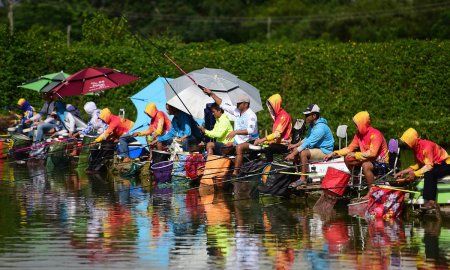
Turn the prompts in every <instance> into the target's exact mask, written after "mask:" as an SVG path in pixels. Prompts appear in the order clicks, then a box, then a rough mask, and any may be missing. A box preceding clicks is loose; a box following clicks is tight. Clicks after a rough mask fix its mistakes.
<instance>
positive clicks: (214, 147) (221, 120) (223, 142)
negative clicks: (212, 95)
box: [199, 103, 233, 155]
mask: <svg viewBox="0 0 450 270" xmlns="http://www.w3.org/2000/svg"><path fill="white" fill-rule="evenodd" d="M210 109H211V112H212V114H213V115H214V118H215V119H216V123H215V124H214V128H213V129H212V130H207V129H206V128H205V127H203V126H199V128H200V130H201V131H202V132H203V133H204V134H205V135H206V136H207V137H209V138H211V139H213V140H215V141H211V142H208V143H207V144H206V151H207V152H208V155H213V154H214V155H223V154H226V149H230V148H232V147H233V140H231V139H227V135H228V134H229V133H230V132H232V131H233V127H232V126H231V122H230V119H228V117H227V116H226V114H225V113H224V111H223V109H222V108H220V106H219V105H217V103H213V104H212V105H211V106H210Z"/></svg>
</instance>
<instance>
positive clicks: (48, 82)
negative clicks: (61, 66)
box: [18, 71, 70, 93]
mask: <svg viewBox="0 0 450 270" xmlns="http://www.w3.org/2000/svg"><path fill="white" fill-rule="evenodd" d="M69 76H70V74H67V73H64V72H63V71H61V72H57V73H52V74H47V75H44V76H41V77H39V78H37V79H35V80H32V81H30V82H28V83H24V84H22V85H19V86H18V87H20V88H25V89H30V90H34V91H37V92H41V93H47V92H49V91H51V90H52V89H53V88H55V87H56V86H57V85H58V84H60V83H61V82H62V81H64V80H65V79H66V78H67V77H69Z"/></svg>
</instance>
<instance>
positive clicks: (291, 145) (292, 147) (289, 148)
mask: <svg viewBox="0 0 450 270" xmlns="http://www.w3.org/2000/svg"><path fill="white" fill-rule="evenodd" d="M295 147H297V144H289V145H288V150H292V149H294V148H295Z"/></svg>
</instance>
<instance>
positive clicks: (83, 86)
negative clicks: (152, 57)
mask: <svg viewBox="0 0 450 270" xmlns="http://www.w3.org/2000/svg"><path fill="white" fill-rule="evenodd" d="M137 79H139V78H138V77H136V76H133V75H128V74H125V73H123V72H120V71H118V70H115V69H110V68H86V69H83V70H80V71H78V72H77V73H75V74H73V75H72V76H70V77H69V78H67V79H66V80H65V81H64V82H62V83H61V84H60V85H59V86H57V87H56V88H55V89H54V90H53V92H54V93H55V94H56V95H58V96H60V97H67V96H77V95H86V94H89V93H94V92H99V91H103V90H106V89H110V88H115V87H119V86H121V85H125V84H128V83H131V82H133V81H135V80H137Z"/></svg>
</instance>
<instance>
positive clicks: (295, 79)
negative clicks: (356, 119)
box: [0, 21, 450, 145]
mask: <svg viewBox="0 0 450 270" xmlns="http://www.w3.org/2000/svg"><path fill="white" fill-rule="evenodd" d="M95 23H98V24H99V25H100V26H99V27H95V25H90V27H89V28H88V27H85V28H83V31H84V33H83V34H84V36H85V37H86V38H85V39H84V40H83V41H80V42H75V43H73V44H71V46H70V47H67V46H66V43H65V36H64V34H62V33H58V32H56V33H50V34H49V35H48V36H47V38H46V39H44V40H43V39H42V38H40V36H42V33H36V31H38V30H35V32H24V33H18V34H16V35H15V36H13V37H10V36H9V35H8V31H7V29H6V27H4V26H0V51H1V52H2V53H1V54H0V91H1V93H2V98H1V99H0V105H1V106H2V107H5V106H9V105H13V104H15V102H16V101H17V99H18V98H19V97H22V96H23V97H26V98H28V99H30V100H32V102H33V105H35V106H36V107H39V104H38V103H39V102H40V101H39V100H38V95H37V94H36V93H35V92H31V91H27V90H22V89H18V88H16V86H17V85H19V84H21V83H22V82H24V81H27V80H29V79H31V78H35V77H37V76H39V75H43V74H47V73H50V72H56V71H59V70H64V71H65V72H69V73H73V72H75V71H77V70H79V69H82V68H85V67H88V66H107V67H114V68H117V69H120V70H123V71H126V72H129V73H133V74H136V75H138V76H140V77H141V80H139V81H138V82H136V83H134V84H131V85H128V86H125V87H122V88H120V89H113V90H110V91H107V92H105V93H104V94H102V95H101V96H100V97H77V98H73V99H72V100H70V101H71V102H73V103H75V104H76V105H79V106H80V107H82V103H83V102H85V101H86V100H89V99H94V101H96V102H98V104H99V105H100V106H109V107H111V109H112V110H113V111H114V112H118V109H119V108H126V110H127V112H128V114H129V115H130V114H131V115H130V118H134V115H135V111H134V106H133V105H132V103H131V101H130V100H129V99H128V97H129V96H131V95H132V94H133V93H135V92H137V91H138V90H140V89H142V88H143V87H144V86H146V85H147V84H149V83H150V82H152V81H153V80H154V79H155V78H156V77H157V76H158V75H160V76H168V77H178V76H180V73H179V72H178V71H177V69H176V68H175V67H174V66H172V65H171V64H170V63H169V62H168V61H167V60H165V59H164V58H162V57H161V55H160V54H159V53H158V51H157V50H156V49H155V48H154V47H152V46H151V44H150V43H149V42H148V41H146V40H145V41H144V47H145V49H144V48H143V47H141V46H140V45H139V44H138V43H137V42H136V40H135V39H134V38H133V36H132V35H131V34H129V33H127V32H124V31H123V29H121V28H120V27H115V29H112V30H111V29H107V28H108V24H110V23H112V24H115V25H119V26H120V25H121V22H110V21H106V22H95ZM91 24H93V23H92V22H91ZM102 27H103V28H102ZM121 27H123V26H121ZM91 29H95V31H94V30H91ZM103 30H104V31H105V32H103ZM115 31H116V32H117V33H118V34H117V33H116V32H115ZM115 34H116V35H115ZM114 36H120V39H117V38H114V39H113V38H112V37H114ZM153 41H154V42H157V43H158V44H159V46H162V47H164V48H165V49H166V50H167V51H168V52H169V53H170V55H172V56H173V58H174V59H176V61H177V62H178V63H179V64H180V65H181V66H182V67H183V68H184V69H185V70H194V69H199V68H203V67H213V68H223V69H226V70H228V71H230V72H232V73H234V74H236V75H238V76H239V77H240V78H241V79H243V80H245V81H247V82H249V83H251V84H253V85H254V86H255V87H257V88H258V89H260V91H261V97H262V98H263V99H266V98H268V97H269V96H270V95H271V94H274V93H280V94H281V95H282V97H283V99H284V101H283V103H284V107H285V108H286V109H287V111H288V112H290V113H291V114H292V116H293V117H301V112H302V110H303V109H304V108H305V107H306V106H307V105H308V104H309V103H317V104H319V106H320V107H321V109H322V112H323V116H324V117H325V118H327V119H328V122H329V123H330V126H331V127H332V129H333V130H335V129H336V127H337V126H338V125H339V124H348V125H349V126H351V130H350V132H353V125H352V124H351V118H352V116H353V115H354V114H355V113H356V112H358V111H361V110H368V111H369V112H370V113H371V115H372V122H373V125H374V126H375V127H377V128H379V129H380V130H382V131H383V132H384V133H385V135H386V138H389V137H398V136H400V135H401V133H402V132H403V131H404V130H405V129H406V128H407V127H410V126H412V127H415V128H417V129H418V130H419V132H420V133H421V134H422V135H423V136H424V137H427V138H430V139H432V140H435V141H436V142H438V143H441V144H445V145H448V144H449V142H450V136H449V133H448V127H449V126H450V117H449V116H450V95H449V94H450V91H449V85H450V83H449V78H450V76H449V74H450V65H449V63H450V42H449V41H415V40H401V41H393V42H387V43H326V42H318V41H317V42H314V41H310V42H301V43H248V44H240V45H230V44H228V43H226V42H223V41H215V42H208V43H190V44H183V43H181V42H178V41H176V40H170V39H163V38H161V39H154V40H153ZM144 50H145V51H147V53H148V54H146V53H145V52H144ZM258 117H259V119H260V126H261V128H263V129H264V128H265V129H270V126H271V124H270V123H271V120H270V117H269V114H268V112H267V110H265V111H262V112H260V113H258Z"/></svg>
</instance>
